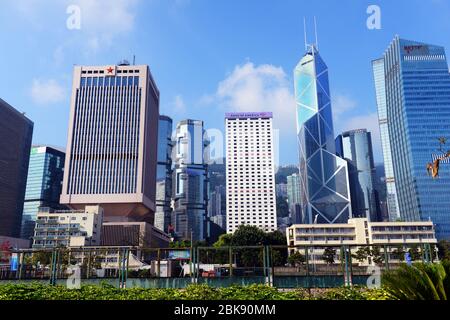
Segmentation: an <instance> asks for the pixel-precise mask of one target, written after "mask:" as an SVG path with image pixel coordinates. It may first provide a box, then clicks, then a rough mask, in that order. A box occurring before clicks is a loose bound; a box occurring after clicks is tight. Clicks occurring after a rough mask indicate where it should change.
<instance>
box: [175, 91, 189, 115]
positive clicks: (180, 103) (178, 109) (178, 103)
mask: <svg viewBox="0 0 450 320" xmlns="http://www.w3.org/2000/svg"><path fill="white" fill-rule="evenodd" d="M172 106H173V113H174V114H182V113H185V112H186V104H185V102H184V100H183V97H182V96H181V95H177V96H175V98H174V100H173V103H172Z"/></svg>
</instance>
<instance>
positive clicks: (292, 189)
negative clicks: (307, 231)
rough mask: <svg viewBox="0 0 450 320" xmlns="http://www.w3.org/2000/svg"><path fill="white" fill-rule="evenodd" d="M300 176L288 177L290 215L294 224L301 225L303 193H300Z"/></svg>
mask: <svg viewBox="0 0 450 320" xmlns="http://www.w3.org/2000/svg"><path fill="white" fill-rule="evenodd" d="M300 185H301V180H300V175H299V174H297V173H294V174H292V175H290V176H287V198H288V204H289V213H290V216H291V222H292V224H297V223H301V220H302V219H301V209H300V204H301V200H300V197H301V192H300Z"/></svg>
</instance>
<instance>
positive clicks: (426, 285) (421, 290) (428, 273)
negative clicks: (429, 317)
mask: <svg viewBox="0 0 450 320" xmlns="http://www.w3.org/2000/svg"><path fill="white" fill-rule="evenodd" d="M382 285H383V287H384V289H385V290H386V291H387V293H388V294H389V295H390V296H391V297H392V298H394V299H399V300H447V297H448V296H449V294H450V263H448V262H447V261H445V262H443V263H442V264H441V263H436V264H425V263H415V264H413V265H412V266H408V265H406V264H402V265H401V266H400V268H399V269H397V270H394V271H389V272H386V273H385V274H384V275H383V277H382Z"/></svg>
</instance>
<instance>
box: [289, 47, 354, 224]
mask: <svg viewBox="0 0 450 320" xmlns="http://www.w3.org/2000/svg"><path fill="white" fill-rule="evenodd" d="M294 82H295V83H294V89H295V100H296V111H297V117H296V119H297V139H298V146H299V157H300V168H299V169H300V181H301V188H300V189H301V211H302V223H313V222H314V221H317V222H318V223H346V222H347V220H348V219H349V218H351V217H352V211H351V206H350V189H349V181H348V169H347V162H346V161H345V160H343V159H341V158H339V157H338V156H336V154H335V142H334V132H333V118H332V112H331V101H330V90H329V85H328V67H327V66H326V64H325V62H324V61H323V60H322V58H321V56H320V55H319V52H318V50H317V47H316V46H315V45H309V46H308V47H307V51H306V53H305V55H304V56H303V57H302V59H301V60H300V62H299V63H298V64H297V66H296V67H295V70H294Z"/></svg>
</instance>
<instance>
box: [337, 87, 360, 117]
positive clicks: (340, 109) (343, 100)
mask: <svg viewBox="0 0 450 320" xmlns="http://www.w3.org/2000/svg"><path fill="white" fill-rule="evenodd" d="M331 99H332V102H331V107H332V108H333V116H334V118H335V119H338V118H339V117H340V116H341V115H342V114H344V113H346V112H347V111H350V110H353V109H354V108H355V107H356V106H357V104H358V103H357V102H356V100H354V99H353V98H351V97H350V96H348V95H345V94H339V93H338V94H336V95H332V96H331Z"/></svg>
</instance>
